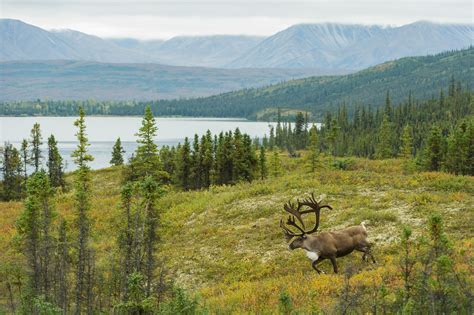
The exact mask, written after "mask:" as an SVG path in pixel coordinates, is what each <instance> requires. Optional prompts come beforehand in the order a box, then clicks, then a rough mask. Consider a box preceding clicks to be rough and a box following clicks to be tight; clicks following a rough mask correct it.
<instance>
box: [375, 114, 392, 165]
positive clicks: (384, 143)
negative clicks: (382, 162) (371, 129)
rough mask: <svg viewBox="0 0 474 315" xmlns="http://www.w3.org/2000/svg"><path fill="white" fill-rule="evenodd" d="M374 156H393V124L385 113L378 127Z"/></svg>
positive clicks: (383, 157)
mask: <svg viewBox="0 0 474 315" xmlns="http://www.w3.org/2000/svg"><path fill="white" fill-rule="evenodd" d="M375 156H376V157H377V158H378V159H388V158H391V157H392V156H393V126H392V124H391V123H390V122H389V120H388V117H387V115H384V118H383V121H382V124H381V125H380V129H379V139H378V143H377V148H376V152H375Z"/></svg>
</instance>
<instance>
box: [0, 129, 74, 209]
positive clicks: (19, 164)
mask: <svg viewBox="0 0 474 315" xmlns="http://www.w3.org/2000/svg"><path fill="white" fill-rule="evenodd" d="M42 144H43V137H42V135H41V129H40V125H39V124H37V123H36V124H34V125H33V128H32V129H31V135H30V138H29V139H23V141H22V142H21V147H20V149H17V148H15V147H14V146H13V145H12V144H11V143H8V142H7V143H5V144H4V146H2V147H0V153H1V159H0V161H1V164H0V165H1V167H0V169H1V172H2V181H0V199H1V200H7V201H8V200H18V199H22V198H24V197H25V194H26V190H27V179H28V176H29V173H31V172H34V173H37V172H38V171H40V170H41V169H42V165H43V162H44V158H45V157H44V155H43V152H42V151H41V146H42ZM47 150H48V152H47V156H46V167H47V169H46V171H44V172H45V174H46V175H47V176H48V178H49V183H50V184H51V186H52V187H54V188H56V187H59V188H62V189H64V188H65V181H64V165H63V158H62V157H61V154H60V153H59V150H58V142H57V140H56V138H55V137H54V135H51V136H50V137H49V138H48V149H47Z"/></svg>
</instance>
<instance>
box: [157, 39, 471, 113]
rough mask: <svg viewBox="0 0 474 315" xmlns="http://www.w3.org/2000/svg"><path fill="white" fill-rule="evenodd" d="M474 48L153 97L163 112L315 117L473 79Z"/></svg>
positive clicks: (420, 96)
mask: <svg viewBox="0 0 474 315" xmlns="http://www.w3.org/2000/svg"><path fill="white" fill-rule="evenodd" d="M473 60H474V48H470V49H466V50H461V51H454V52H447V53H442V54H438V55H434V56H426V57H409V58H402V59H399V60H396V61H391V62H386V63H383V64H380V65H378V66H375V67H371V68H368V69H366V70H363V71H360V72H357V73H354V74H348V75H342V76H326V77H325V76H322V77H310V78H305V79H299V80H293V81H289V82H284V83H280V84H276V85H272V86H268V87H264V88H258V89H246V90H240V91H236V92H230V93H225V94H221V95H216V96H211V97H207V98H198V99H190V100H173V101H162V102H154V106H155V108H156V112H157V113H159V114H161V115H170V114H178V115H190V116H218V117H248V118H255V117H257V116H259V113H260V112H261V111H263V110H265V109H268V108H274V109H275V108H277V107H281V108H289V109H301V110H309V111H311V112H312V113H313V115H315V116H316V117H321V116H322V115H323V114H324V112H325V111H328V110H329V111H331V110H334V109H335V107H336V106H339V105H341V104H343V103H344V104H346V106H347V107H348V108H349V109H350V108H353V107H354V106H355V105H356V104H372V105H373V106H374V107H378V106H381V105H382V104H383V103H384V101H385V97H386V92H387V91H390V97H391V99H392V101H393V102H394V103H398V102H401V101H403V100H405V99H406V98H407V96H408V94H409V92H410V91H411V93H412V95H413V97H415V98H418V99H428V98H431V97H433V96H438V95H439V92H440V90H441V89H442V88H445V87H446V86H447V85H448V81H449V80H450V79H451V77H453V76H454V77H455V78H456V79H457V80H459V81H461V82H463V83H464V84H469V83H470V82H473V80H474V71H473V70H474V68H473Z"/></svg>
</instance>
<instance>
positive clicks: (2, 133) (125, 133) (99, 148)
mask: <svg viewBox="0 0 474 315" xmlns="http://www.w3.org/2000/svg"><path fill="white" fill-rule="evenodd" d="M76 119H77V117H0V145H3V143H4V142H6V141H8V142H10V143H12V144H13V145H14V146H16V147H17V148H19V147H20V143H21V141H22V139H24V138H29V135H30V130H31V128H32V126H33V124H34V123H36V122H37V123H39V124H40V125H41V132H42V135H43V142H44V145H43V146H44V147H45V149H44V155H45V156H46V142H47V138H48V137H49V136H50V135H51V134H54V136H55V137H56V140H58V142H59V144H58V146H59V150H60V152H61V155H62V156H63V159H64V161H65V163H66V170H69V171H70V170H73V169H74V164H73V163H72V160H71V153H72V151H74V149H75V147H76V145H77V143H76V141H75V140H76V139H75V133H76V128H75V127H74V125H73V122H74V120H76ZM156 121H157V125H158V136H157V137H156V143H157V144H158V146H160V147H161V146H163V145H176V144H178V143H179V142H182V141H183V140H184V138H185V137H189V138H190V139H192V137H193V136H194V134H195V133H197V134H199V135H202V134H204V133H205V132H206V131H207V130H208V129H209V130H210V131H211V132H212V134H216V133H219V132H221V131H228V130H235V128H237V127H239V128H240V130H241V131H242V132H243V133H247V134H249V135H250V136H251V137H252V138H253V137H263V135H264V134H268V132H269V126H270V125H275V123H266V122H254V121H247V120H238V119H216V118H157V119H156ZM140 125H141V117H86V126H87V135H88V138H89V142H90V144H91V146H90V147H89V151H90V153H91V154H92V155H93V156H94V158H95V159H94V161H93V162H92V163H91V164H90V165H91V167H92V168H94V169H98V168H103V167H107V166H109V161H110V158H111V152H112V147H113V144H114V142H115V140H116V139H117V137H120V138H121V140H122V145H123V147H124V149H125V151H126V154H125V155H126V156H127V158H128V157H130V155H131V154H132V153H133V151H135V148H136V146H137V144H136V142H135V141H136V137H135V133H136V132H137V131H138V129H139V128H140Z"/></svg>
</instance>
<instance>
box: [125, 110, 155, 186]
mask: <svg viewBox="0 0 474 315" xmlns="http://www.w3.org/2000/svg"><path fill="white" fill-rule="evenodd" d="M157 131H158V127H157V126H156V121H155V118H154V117H153V113H152V111H151V108H150V106H149V105H148V106H147V107H146V108H145V114H144V116H143V120H142V125H141V127H140V129H139V131H138V133H137V134H136V136H137V137H138V139H137V142H138V147H137V149H136V151H135V157H134V158H133V159H132V164H133V169H134V173H133V174H131V176H132V179H142V178H145V177H146V176H148V175H151V176H153V178H154V179H155V180H158V181H160V180H161V179H162V175H163V174H162V167H161V164H160V159H159V156H158V146H157V145H156V143H155V142H154V138H155V137H156V133H157Z"/></svg>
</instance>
